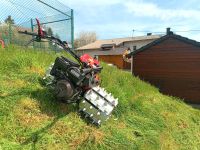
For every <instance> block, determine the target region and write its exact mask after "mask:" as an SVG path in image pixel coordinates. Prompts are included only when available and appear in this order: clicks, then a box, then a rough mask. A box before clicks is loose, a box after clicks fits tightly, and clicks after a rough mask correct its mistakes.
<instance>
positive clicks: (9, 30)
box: [8, 23, 12, 44]
mask: <svg viewBox="0 0 200 150" xmlns="http://www.w3.org/2000/svg"><path fill="white" fill-rule="evenodd" d="M8 32H9V33H8V36H9V43H10V44H12V42H11V41H12V28H11V23H9V24H8Z"/></svg>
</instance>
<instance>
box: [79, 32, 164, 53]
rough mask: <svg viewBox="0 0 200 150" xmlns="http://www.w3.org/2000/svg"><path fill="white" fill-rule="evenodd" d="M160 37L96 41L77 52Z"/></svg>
mask: <svg viewBox="0 0 200 150" xmlns="http://www.w3.org/2000/svg"><path fill="white" fill-rule="evenodd" d="M160 37H161V35H149V36H138V37H127V38H116V39H107V40H97V41H95V42H93V43H91V44H88V45H85V46H83V47H80V48H78V49H77V50H86V49H87V50H90V49H99V48H101V46H102V45H105V44H115V45H116V46H118V45H120V44H122V43H124V42H131V41H142V40H152V39H158V38H160Z"/></svg>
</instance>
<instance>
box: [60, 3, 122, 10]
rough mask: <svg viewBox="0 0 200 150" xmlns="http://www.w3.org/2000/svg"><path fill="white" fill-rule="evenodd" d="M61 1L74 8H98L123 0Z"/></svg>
mask: <svg viewBox="0 0 200 150" xmlns="http://www.w3.org/2000/svg"><path fill="white" fill-rule="evenodd" d="M59 1H61V2H62V3H64V4H66V5H68V6H69V7H74V8H80V7H82V8H85V7H90V9H91V8H93V7H97V8H93V9H98V7H102V6H110V5H114V4H119V3H122V2H123V0H68V1H66V0H59ZM85 9H86V8H85ZM86 11H87V10H86Z"/></svg>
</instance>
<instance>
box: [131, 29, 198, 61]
mask: <svg viewBox="0 0 200 150" xmlns="http://www.w3.org/2000/svg"><path fill="white" fill-rule="evenodd" d="M170 37H172V38H175V39H178V40H181V41H183V42H185V43H188V44H192V45H194V46H198V47H200V42H198V41H195V40H192V39H189V38H186V37H183V36H180V35H177V34H174V33H173V32H170V33H169V34H167V35H165V36H163V37H160V38H159V39H157V40H155V41H153V42H151V43H149V44H147V45H145V46H143V47H141V48H139V49H138V50H136V51H134V52H132V53H130V54H129V55H128V57H130V56H132V55H136V54H138V53H140V52H142V51H145V50H146V49H148V48H150V47H152V46H155V45H157V44H159V43H161V42H162V41H164V40H166V39H168V38H170Z"/></svg>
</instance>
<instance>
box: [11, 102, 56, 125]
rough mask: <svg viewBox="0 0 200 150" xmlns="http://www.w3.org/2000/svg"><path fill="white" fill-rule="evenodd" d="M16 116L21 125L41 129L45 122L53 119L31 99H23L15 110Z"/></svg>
mask: <svg viewBox="0 0 200 150" xmlns="http://www.w3.org/2000/svg"><path fill="white" fill-rule="evenodd" d="M14 114H15V116H16V117H15V118H16V119H17V121H18V122H19V124H20V125H22V126H24V127H30V128H31V127H33V128H35V127H39V126H40V125H42V124H43V123H44V122H45V121H50V120H52V119H53V118H52V117H50V116H48V115H47V114H43V113H42V112H41V110H40V104H39V102H38V101H36V100H33V99H30V98H25V99H21V100H20V101H19V103H18V104H17V105H16V107H15V108H14Z"/></svg>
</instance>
